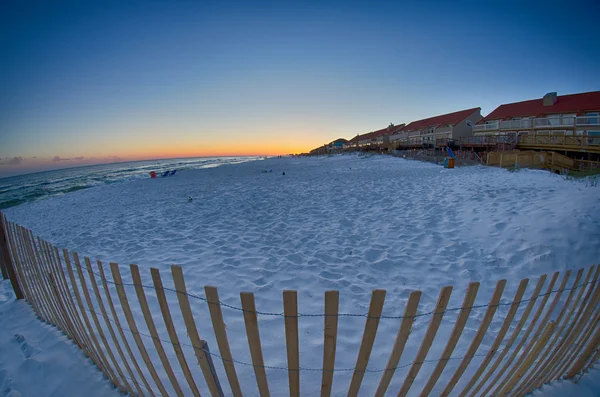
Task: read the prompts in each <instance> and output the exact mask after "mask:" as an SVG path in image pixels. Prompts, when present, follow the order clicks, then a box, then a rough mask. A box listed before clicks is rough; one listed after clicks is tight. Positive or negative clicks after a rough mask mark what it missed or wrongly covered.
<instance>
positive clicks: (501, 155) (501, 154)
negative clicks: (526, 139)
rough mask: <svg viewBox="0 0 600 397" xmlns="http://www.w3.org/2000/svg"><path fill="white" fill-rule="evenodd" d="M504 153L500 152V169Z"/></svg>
mask: <svg viewBox="0 0 600 397" xmlns="http://www.w3.org/2000/svg"><path fill="white" fill-rule="evenodd" d="M503 155H504V153H502V152H500V168H502V157H503Z"/></svg>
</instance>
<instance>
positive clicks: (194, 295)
mask: <svg viewBox="0 0 600 397" xmlns="http://www.w3.org/2000/svg"><path fill="white" fill-rule="evenodd" d="M74 265H75V266H79V267H81V268H82V269H83V267H82V266H81V265H77V264H76V263H75V264H74ZM85 271H86V272H87V269H85ZM92 273H93V274H94V275H95V276H96V277H98V278H99V279H101V280H104V281H106V282H107V283H110V284H113V285H123V286H132V287H142V288H146V289H152V290H154V289H155V288H154V286H151V285H144V284H135V283H126V282H123V283H120V284H118V283H115V282H114V281H112V280H109V279H107V278H103V277H102V276H101V275H100V274H98V273H95V272H92ZM598 282H600V278H599V279H598V280H592V281H588V282H587V283H583V284H578V285H575V286H572V287H568V288H563V289H555V290H552V291H549V292H544V293H541V294H539V295H537V296H536V297H532V298H527V299H521V300H520V301H515V302H513V301H511V302H500V303H498V304H497V305H488V304H485V303H484V304H480V305H473V306H469V307H453V308H450V309H446V310H444V311H442V312H436V311H435V310H432V311H429V312H425V313H419V314H415V315H414V316H385V315H381V316H379V317H377V318H380V319H388V320H390V319H392V320H402V319H404V318H418V317H425V316H431V315H435V314H445V313H448V312H453V311H459V310H472V309H482V308H487V307H500V306H512V305H520V304H521V303H527V302H530V301H532V300H537V299H539V298H543V297H544V296H547V295H553V294H556V293H558V292H560V293H563V292H565V291H572V290H577V289H579V288H581V287H586V286H588V285H590V284H595V283H598ZM163 289H164V290H166V291H170V292H174V293H176V294H184V295H187V296H189V297H190V298H194V299H198V300H201V301H203V302H206V303H207V304H209V305H221V306H223V307H226V308H229V309H233V310H237V311H240V312H245V311H247V310H244V309H243V308H241V307H238V306H234V305H230V304H228V303H225V302H223V301H219V302H209V301H208V300H207V299H206V298H204V297H202V296H199V295H196V294H194V293H191V292H181V291H177V290H176V289H174V288H170V287H163ZM254 313H256V314H258V315H261V316H279V317H284V318H285V317H291V318H296V317H326V316H337V317H364V318H371V317H369V315H368V313H338V314H326V313H298V315H297V316H286V315H285V314H284V313H283V312H281V313H274V312H262V311H258V310H257V311H255V312H254Z"/></svg>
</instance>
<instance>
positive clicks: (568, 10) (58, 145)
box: [0, 0, 600, 177]
mask: <svg viewBox="0 0 600 397" xmlns="http://www.w3.org/2000/svg"><path fill="white" fill-rule="evenodd" d="M599 13H600V3H598V2H597V1H587V0H585V1H584V0H570V1H553V0H539V1H527V0H523V1H496V0H490V1H485V0H481V1H467V2H461V1H448V2H436V1H428V0H424V1H403V0H399V1H390V2H377V1H368V2H348V1H344V2H332V1H317V2H309V1H304V2H292V1H290V2H287V1H277V2H260V1H249V2H228V1H210V2H199V1H169V2H167V1H165V2H160V1H147V2H139V1H118V2H111V1H101V2H93V1H74V2H65V1H56V2H50V1H40V2H34V1H28V0H24V1H13V0H3V1H2V2H0V163H1V164H0V177H3V176H8V175H14V174H18V173H25V172H32V171H39V170H43V169H51V168H59V167H61V168H62V167H65V166H69V165H82V164H92V163H98V162H111V161H118V160H138V159H155V158H171V157H193V156H220V155H278V154H287V153H300V152H306V151H309V150H310V149H313V148H315V147H317V146H320V145H323V144H325V143H328V142H331V141H333V140H334V139H336V138H340V137H343V138H347V139H350V138H352V137H354V136H356V134H359V133H365V132H369V131H374V130H377V129H380V128H384V127H386V126H387V125H389V123H395V124H399V123H408V122H410V121H414V120H418V119H421V118H426V117H431V116H435V115H439V114H444V113H449V112H453V111H458V110H461V109H467V108H472V107H481V108H482V114H483V115H486V114H488V113H490V112H491V111H492V110H493V109H494V108H496V107H497V106H498V105H500V104H502V103H510V102H516V101H522V100H527V99H534V98H540V97H541V96H543V95H544V94H545V93H547V92H551V91H556V92H558V94H559V95H561V94H570V93H577V92H588V91H596V90H600V73H598V71H599V70H600V51H599V48H600V41H599V38H600V33H599V32H598V27H597V16H598V15H599Z"/></svg>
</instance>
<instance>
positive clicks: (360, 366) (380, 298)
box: [348, 289, 385, 397]
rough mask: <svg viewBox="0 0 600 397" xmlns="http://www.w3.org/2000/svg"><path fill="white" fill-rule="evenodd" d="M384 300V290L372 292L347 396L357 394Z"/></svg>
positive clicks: (369, 355)
mask: <svg viewBox="0 0 600 397" xmlns="http://www.w3.org/2000/svg"><path fill="white" fill-rule="evenodd" d="M384 301H385V290H383V289H376V290H375V291H373V292H372V294H371V303H370V304H369V313H368V315H367V316H368V317H367V321H366V323H365V330H364V332H363V337H362V341H361V342H360V349H359V351H358V357H357V359H356V366H355V368H354V374H352V381H351V382H350V388H349V389H348V397H350V396H357V395H358V390H359V389H360V385H361V383H362V380H363V377H364V376H365V370H366V369H367V365H368V364H369V357H371V350H372V349H373V343H375V336H377V328H378V327H379V320H380V319H381V312H382V311H383V303H384Z"/></svg>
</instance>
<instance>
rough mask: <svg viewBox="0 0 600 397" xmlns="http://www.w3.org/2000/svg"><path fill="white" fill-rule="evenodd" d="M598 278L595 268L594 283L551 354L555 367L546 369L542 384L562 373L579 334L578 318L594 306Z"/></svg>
mask: <svg viewBox="0 0 600 397" xmlns="http://www.w3.org/2000/svg"><path fill="white" fill-rule="evenodd" d="M598 277H600V266H597V268H596V273H595V275H594V282H593V283H592V284H590V286H589V288H588V289H587V291H586V293H585V296H584V298H583V301H581V304H580V305H579V308H578V309H577V312H576V313H575V318H574V319H573V321H572V322H571V324H570V325H569V327H568V328H567V330H566V331H565V333H564V337H563V339H562V342H561V343H560V344H559V346H557V348H558V352H557V351H556V348H555V350H554V352H553V354H555V358H554V360H553V361H554V362H555V363H556V365H555V366H554V368H549V369H548V371H547V374H546V376H545V377H544V378H543V380H542V384H545V383H548V382H549V381H550V380H553V379H556V378H557V377H558V376H559V374H561V373H562V371H561V369H562V368H563V363H564V362H565V361H564V358H565V357H566V356H567V353H568V351H569V349H570V348H571V346H573V344H574V343H575V340H576V338H577V336H578V334H579V332H578V328H577V327H578V326H579V324H581V323H582V321H580V318H581V316H582V315H584V312H586V311H587V308H589V307H590V305H591V306H593V305H594V301H595V299H596V296H597V294H598V292H599V291H600V284H598ZM583 318H586V317H585V315H584V316H583Z"/></svg>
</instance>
